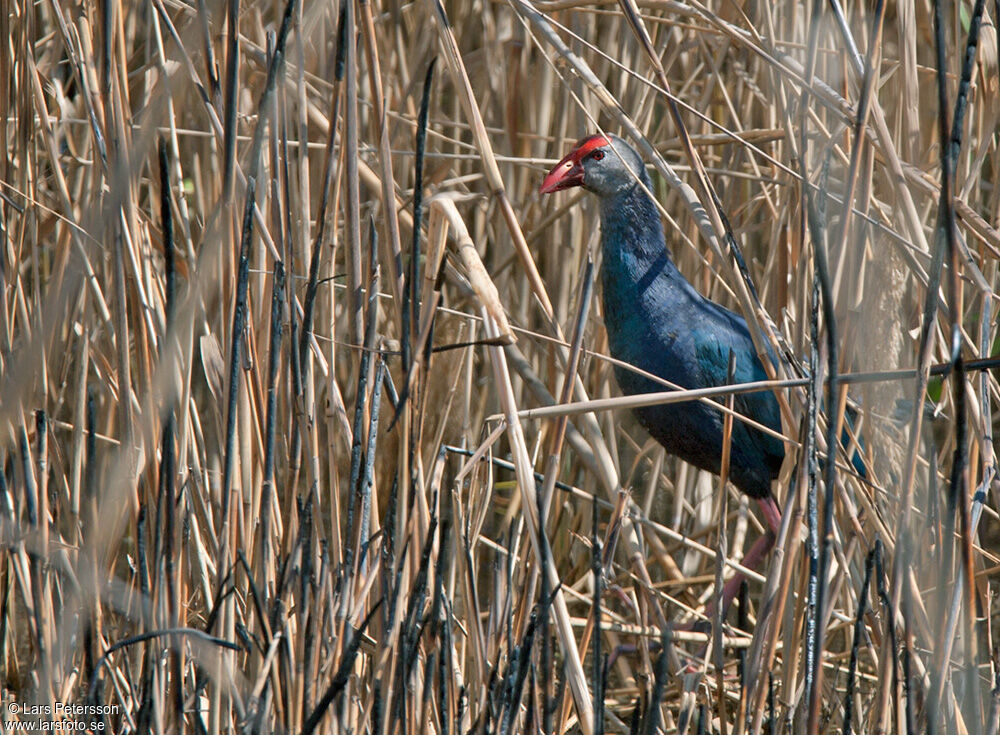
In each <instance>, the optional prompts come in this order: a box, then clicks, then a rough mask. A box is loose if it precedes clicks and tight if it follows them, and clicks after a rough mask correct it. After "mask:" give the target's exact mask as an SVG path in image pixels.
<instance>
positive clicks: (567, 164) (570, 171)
mask: <svg viewBox="0 0 1000 735" xmlns="http://www.w3.org/2000/svg"><path fill="white" fill-rule="evenodd" d="M578 154H579V151H578V150H577V149H574V150H572V151H570V152H569V154H568V155H567V156H566V157H565V158H564V159H563V160H561V161H560V162H559V163H557V164H556V165H555V166H554V167H553V169H552V170H551V171H549V173H548V175H547V176H546V177H545V179H544V181H542V185H541V186H540V187H539V189H538V193H539V194H551V193H552V192H554V191H562V190H563V189H570V188H572V187H574V186H580V185H582V184H583V166H581V165H580V161H579V160H578Z"/></svg>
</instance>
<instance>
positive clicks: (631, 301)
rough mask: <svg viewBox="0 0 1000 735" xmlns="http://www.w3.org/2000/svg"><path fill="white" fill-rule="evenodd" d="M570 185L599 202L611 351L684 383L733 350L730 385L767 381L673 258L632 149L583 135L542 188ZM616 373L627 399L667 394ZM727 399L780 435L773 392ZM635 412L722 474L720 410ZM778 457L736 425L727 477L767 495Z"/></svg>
mask: <svg viewBox="0 0 1000 735" xmlns="http://www.w3.org/2000/svg"><path fill="white" fill-rule="evenodd" d="M637 177H638V179H639V181H641V182H642V184H643V185H644V186H645V189H646V190H644V189H643V187H642V186H639V185H638V184H637V183H636V178H637ZM569 186H583V187H584V188H587V189H589V190H591V191H593V192H594V193H595V194H597V195H598V197H599V200H600V204H601V242H602V246H603V253H604V263H603V267H602V268H603V270H602V278H603V286H604V289H603V291H604V324H605V327H606V328H607V332H608V342H609V347H610V351H611V354H612V356H614V357H615V358H616V359H618V360H621V361H622V362H625V363H629V364H631V365H634V366H636V367H638V368H640V369H641V370H643V371H645V372H648V373H651V374H653V375H656V376H658V377H660V378H662V379H664V380H667V381H670V382H671V383H674V384H676V385H678V386H680V387H681V388H686V389H692V388H705V387H711V386H718V385H725V384H726V383H727V374H728V365H729V354H730V351H732V353H733V354H734V355H735V359H736V366H735V367H736V371H735V382H737V383H744V382H750V381H757V380H765V379H766V378H767V375H766V373H765V371H764V367H763V365H762V364H761V363H760V360H759V359H758V357H757V353H756V350H755V349H754V345H753V342H752V341H751V338H750V333H749V331H748V330H747V325H746V321H745V320H744V319H743V317H741V316H739V315H737V314H734V313H733V312H731V311H729V310H728V309H725V308H723V307H722V306H719V305H718V304H716V303H714V302H712V301H710V300H708V299H706V298H705V297H703V296H702V295H701V294H699V293H698V292H697V291H696V290H695V289H694V287H693V286H692V285H691V284H690V283H689V282H688V281H687V279H685V278H684V276H683V275H682V274H681V273H680V271H678V270H677V267H676V266H675V265H674V263H673V261H672V260H671V259H670V255H669V252H668V250H667V247H666V241H665V239H664V234H663V227H662V224H661V223H660V216H659V213H658V212H657V210H656V207H655V205H654V204H653V202H652V200H651V199H650V198H649V195H648V194H647V193H646V191H648V190H649V189H650V188H651V183H650V180H649V176H648V174H647V173H646V170H645V167H644V166H643V165H642V160H641V159H640V158H639V156H638V154H637V153H635V151H634V150H632V148H631V147H629V146H628V145H627V144H626V143H625V142H624V141H622V140H621V139H620V138H616V137H613V136H609V137H607V138H605V137H603V136H593V137H591V138H588V139H585V140H584V141H581V143H579V144H578V145H577V147H576V148H575V149H574V151H573V153H571V154H570V155H569V156H567V157H566V158H565V159H563V161H562V162H560V164H558V165H557V166H556V167H555V168H554V169H553V170H552V172H551V173H550V174H549V176H548V177H546V180H545V182H544V183H543V184H542V189H541V190H542V192H549V191H558V190H559V189H562V188H568V187H569ZM615 375H616V378H617V380H618V384H619V386H621V389H622V391H623V392H624V393H626V394H629V395H633V394H637V393H650V392H655V391H661V390H664V387H663V386H662V385H660V384H657V383H656V382H655V381H652V380H650V379H649V378H646V377H644V376H642V375H639V374H637V373H635V372H634V371H631V370H628V369H627V368H623V367H616V368H615ZM734 402H735V409H736V411H738V412H739V413H741V414H744V415H745V416H748V417H750V418H752V419H754V420H755V421H757V422H759V423H760V424H762V425H764V426H767V427H768V428H771V429H774V430H775V431H778V432H780V431H781V416H780V413H779V409H778V402H777V400H776V399H775V396H774V394H773V393H771V392H767V391H765V392H757V393H748V394H741V395H737V396H736V397H735V399H734ZM636 415H637V417H638V419H639V421H640V422H641V423H642V425H643V426H644V427H645V428H646V430H647V431H649V433H650V434H651V435H652V436H653V438H655V439H656V440H657V441H658V442H660V444H662V445H663V446H664V448H665V449H666V450H667V451H668V452H670V453H671V454H674V455H676V456H678V457H680V458H681V459H683V460H685V461H686V462H689V463H691V464H693V465H695V466H696V467H700V468H702V469H705V470H708V471H710V472H714V473H718V472H719V469H720V463H721V458H722V426H723V416H722V413H721V412H720V411H719V410H717V409H714V408H712V407H710V406H707V405H706V404H704V403H702V402H685V403H680V404H672V405H661V406H650V407H645V408H640V409H637V410H636ZM784 455H785V452H784V447H783V445H782V443H781V441H779V440H778V439H776V438H774V437H773V436H769V435H767V434H765V433H763V432H761V431H760V430H758V429H755V428H752V427H750V426H748V425H747V424H746V423H745V422H742V421H739V420H736V421H734V423H733V435H732V443H731V451H730V469H729V477H730V480H731V481H732V482H733V484H734V485H736V487H738V488H739V489H740V490H742V491H743V492H744V493H746V494H747V495H749V496H751V497H754V498H766V497H769V496H770V492H771V482H772V480H774V479H775V478H776V477H777V475H778V471H779V470H780V468H781V463H782V460H783V459H784Z"/></svg>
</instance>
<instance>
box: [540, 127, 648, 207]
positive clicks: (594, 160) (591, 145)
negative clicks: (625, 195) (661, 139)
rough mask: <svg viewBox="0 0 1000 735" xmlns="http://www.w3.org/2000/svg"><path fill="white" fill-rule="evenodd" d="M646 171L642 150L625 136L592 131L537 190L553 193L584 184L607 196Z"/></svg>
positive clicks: (632, 184)
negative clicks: (592, 133)
mask: <svg viewBox="0 0 1000 735" xmlns="http://www.w3.org/2000/svg"><path fill="white" fill-rule="evenodd" d="M644 173H645V168H644V166H643V163H642V159H641V158H640V157H639V154H638V153H636V152H635V151H634V150H633V149H632V146H630V145H629V144H628V143H626V142H625V141H624V140H622V139H621V138H619V137H618V136H617V135H591V136H589V137H587V138H584V139H583V140H581V141H579V142H578V143H577V144H576V145H575V146H574V147H573V150H571V151H570V152H569V153H568V154H567V155H566V157H565V158H563V159H562V160H561V161H560V162H559V163H557V164H556V165H555V167H554V168H553V169H552V170H551V171H549V173H548V175H547V176H546V177H545V180H544V181H542V185H541V187H540V188H539V189H538V191H539V193H541V194H551V193H552V192H554V191H562V190H563V189H569V188H572V187H574V186H582V187H583V188H584V189H586V190H588V191H591V192H593V193H594V194H597V195H598V196H601V197H606V196H611V195H613V194H616V193H618V192H619V191H622V190H623V189H626V188H631V187H632V186H634V185H635V183H636V181H637V180H639V179H641V178H642V177H643V175H644Z"/></svg>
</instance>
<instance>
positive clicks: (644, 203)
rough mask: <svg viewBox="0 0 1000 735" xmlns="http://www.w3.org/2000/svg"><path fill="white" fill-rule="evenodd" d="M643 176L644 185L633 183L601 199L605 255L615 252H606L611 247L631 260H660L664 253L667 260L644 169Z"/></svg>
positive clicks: (649, 185)
mask: <svg viewBox="0 0 1000 735" xmlns="http://www.w3.org/2000/svg"><path fill="white" fill-rule="evenodd" d="M642 179H643V181H642V183H643V184H644V185H645V189H644V188H643V187H642V186H639V184H638V183H636V184H634V185H633V186H631V187H629V188H627V189H623V190H621V191H620V192H618V193H617V194H614V195H611V196H606V197H603V198H602V199H601V239H602V241H603V243H604V255H605V258H607V257H608V256H609V255H611V256H612V257H614V256H615V255H616V254H617V253H615V252H610V253H609V250H610V251H621V255H623V256H627V257H628V258H629V259H630V260H631V259H635V260H637V261H643V262H652V261H656V260H659V259H661V257H662V256H663V255H664V254H666V255H667V260H668V261H669V258H670V254H669V253H668V252H667V248H666V243H665V240H664V237H663V225H662V224H661V223H660V213H659V212H658V211H657V209H656V204H654V203H653V200H652V199H651V198H650V196H649V194H647V193H646V191H647V190H650V189H651V184H650V181H649V177H648V176H647V175H646V174H645V172H643V176H642Z"/></svg>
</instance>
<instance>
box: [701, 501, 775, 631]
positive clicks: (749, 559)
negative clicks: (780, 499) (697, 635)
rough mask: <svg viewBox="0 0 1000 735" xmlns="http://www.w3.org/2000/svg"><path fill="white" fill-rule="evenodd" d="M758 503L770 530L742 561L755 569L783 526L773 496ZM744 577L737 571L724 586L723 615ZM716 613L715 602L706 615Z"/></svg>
mask: <svg viewBox="0 0 1000 735" xmlns="http://www.w3.org/2000/svg"><path fill="white" fill-rule="evenodd" d="M757 504H758V505H759V506H760V512H761V514H762V515H763V516H764V520H765V521H767V525H768V528H770V531H769V532H768V533H765V534H764V535H763V536H761V537H760V538H759V539H757V540H756V541H755V542H754V545H753V546H751V547H750V551H748V552H747V555H746V556H744V557H743V561H742V562H740V564H741V565H742V566H744V567H746V568H747V569H754V570H756V569H757V568H758V567H759V566H760V565H761V563H762V562H763V561H764V558H765V557H766V556H767V554H768V552H769V551H770V550H771V547H772V546H774V539H775V538H777V536H778V529H779V528H780V527H781V511H780V510H778V504H777V503H776V502H774V498H772V497H771V496H768V497H766V498H758V499H757ZM744 579H745V575H744V574H743V573H742V572H737V573H736V574H734V575H733V578H732V579H730V580H729V581H728V582H726V584H725V586H724V587H723V588H722V617H726V613H727V612H728V611H729V606H730V605H731V604H732V602H733V598H734V597H736V595H737V593H739V591H740V585H741V584H743V580H744ZM714 613H715V604H714V602H713V603H711V604H709V606H708V610H706V611H705V615H706V616H707V617H708V618H709V619H711V618H712V615H713V614H714Z"/></svg>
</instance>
